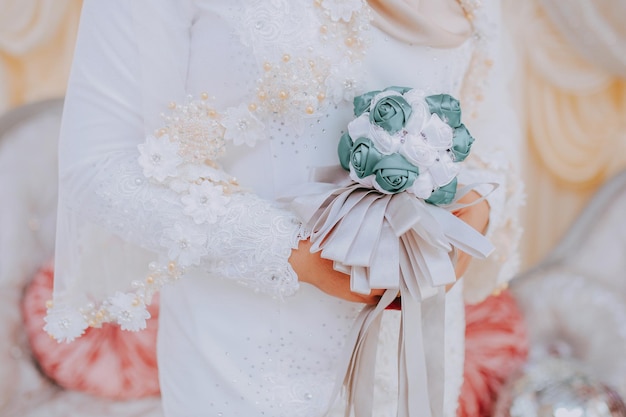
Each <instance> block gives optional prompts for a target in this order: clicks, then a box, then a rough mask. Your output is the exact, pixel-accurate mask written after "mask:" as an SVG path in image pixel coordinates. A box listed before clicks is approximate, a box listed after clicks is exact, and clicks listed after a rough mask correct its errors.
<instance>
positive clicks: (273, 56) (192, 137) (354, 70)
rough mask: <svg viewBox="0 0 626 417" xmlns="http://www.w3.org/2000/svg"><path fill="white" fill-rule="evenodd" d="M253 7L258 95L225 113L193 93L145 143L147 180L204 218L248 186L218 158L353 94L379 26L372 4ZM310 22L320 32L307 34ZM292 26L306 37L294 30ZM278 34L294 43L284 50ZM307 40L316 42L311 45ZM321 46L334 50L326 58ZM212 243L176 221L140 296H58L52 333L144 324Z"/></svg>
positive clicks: (250, 39)
mask: <svg viewBox="0 0 626 417" xmlns="http://www.w3.org/2000/svg"><path fill="white" fill-rule="evenodd" d="M247 7H248V8H247V10H246V12H245V13H244V19H245V18H248V19H256V20H255V21H252V20H251V21H250V22H249V24H247V25H244V26H246V27H247V28H248V29H249V32H248V33H241V34H240V36H241V41H242V43H244V44H249V45H250V46H251V47H252V49H253V50H254V54H255V55H256V56H257V57H258V58H260V59H261V63H260V64H261V66H262V75H261V77H260V78H259V80H258V81H257V85H256V89H255V92H254V96H253V97H250V98H249V100H248V101H247V102H245V103H241V104H240V105H238V106H234V107H230V108H227V109H225V110H219V109H216V108H215V106H214V105H213V100H212V98H211V97H210V96H209V94H208V93H202V94H201V95H200V96H199V97H198V98H195V97H193V96H188V97H187V98H186V100H185V102H184V103H182V104H181V103H175V102H172V103H170V104H169V106H168V107H169V111H170V113H169V114H168V115H163V118H164V126H163V127H162V128H160V129H157V130H156V131H155V132H154V134H153V135H149V136H148V137H147V138H146V141H145V142H144V143H142V144H140V145H139V146H138V149H139V153H140V155H139V158H138V162H139V165H140V166H141V168H142V169H143V173H144V175H145V177H146V178H148V179H149V180H150V181H151V182H152V183H154V184H156V185H159V186H163V187H167V188H169V189H171V190H173V191H174V192H176V193H177V194H178V195H180V200H181V202H182V204H183V206H184V209H183V213H184V214H185V215H187V216H190V217H191V218H192V219H193V222H194V223H196V224H203V223H215V222H217V221H218V220H219V218H220V216H221V215H222V214H223V213H224V212H226V210H227V207H228V205H229V203H230V195H232V194H233V193H238V192H240V191H242V190H241V189H240V187H239V185H238V184H237V181H236V179H235V178H233V177H231V176H229V175H228V174H226V173H225V172H224V171H223V170H221V169H220V166H219V164H218V161H219V159H220V157H222V156H223V155H224V152H225V147H226V143H227V142H232V143H233V144H234V145H243V144H245V145H248V146H254V145H255V144H256V143H257V142H258V141H259V140H263V139H264V138H265V137H267V136H268V135H267V133H266V126H265V125H264V123H263V122H262V120H272V119H276V118H278V119H282V120H289V122H290V123H292V124H294V125H295V126H298V124H300V125H302V123H303V122H304V121H305V120H306V119H307V118H309V117H318V116H319V114H321V112H322V111H323V110H324V109H325V108H326V107H327V106H328V105H329V104H330V103H335V104H336V103H339V102H341V101H342V100H352V98H353V97H354V96H355V94H356V93H357V91H358V85H359V84H360V81H359V74H360V71H359V69H360V59H361V58H362V57H363V54H364V53H365V45H366V41H365V38H364V35H365V31H366V30H367V29H368V28H369V24H370V23H369V22H370V14H369V8H368V7H366V5H365V2H364V1H363V0H349V1H339V0H313V1H312V2H311V3H309V4H308V5H307V6H306V7H301V6H300V5H295V4H291V3H290V2H289V1H284V0H277V1H274V2H266V1H254V2H251V4H249V5H248V6H247ZM299 7H300V8H301V10H299V9H298V8H299ZM264 16H265V18H264ZM310 16H317V18H316V19H311V18H310ZM281 19H282V20H281ZM283 20H284V21H285V25H282V26H281V25H280V24H279V23H280V22H282V21H283ZM307 25H308V26H307ZM307 27H308V28H309V29H310V31H308V32H307V31H306V30H304V31H303V30H302V29H303V28H304V29H306V28H307ZM285 28H286V29H285ZM285 30H291V32H293V33H292V35H293V34H296V33H299V37H295V38H294V36H289V34H287V36H285V34H284V33H282V32H284V31H285ZM303 33H304V34H307V35H308V34H313V36H304V37H303V35H302V34H303ZM277 38H280V39H282V40H285V39H287V40H288V44H278V47H277V43H276V39H277ZM312 39H313V40H312ZM303 41H306V42H308V46H306V47H305V48H302V42H303ZM312 42H315V43H312ZM314 45H322V46H324V50H325V51H326V52H328V51H330V52H328V54H327V55H324V56H320V55H318V54H316V48H315V46H314ZM291 50H294V51H298V54H297V55H292V54H291V53H289V52H290V51H291ZM206 243H207V237H206V236H204V235H203V234H202V233H201V232H198V231H196V230H192V229H189V228H185V229H184V230H183V228H182V226H180V225H179V224H174V225H173V226H172V227H171V228H169V229H168V230H165V231H164V235H163V237H162V239H161V245H162V246H164V247H165V248H167V250H168V257H169V259H170V261H169V262H168V263H167V265H159V264H158V263H157V262H152V263H150V265H149V266H148V267H149V274H148V275H147V277H146V278H144V279H143V280H136V281H133V282H132V288H133V290H132V292H128V293H120V292H118V293H116V294H115V295H113V296H111V297H109V298H107V299H106V300H105V301H104V302H102V303H100V304H98V305H97V304H96V303H93V302H92V303H88V304H87V305H85V306H83V307H82V308H80V309H78V310H76V309H73V308H71V307H69V306H67V305H58V306H56V305H53V304H52V302H51V301H50V302H48V303H47V307H48V315H47V317H46V319H45V321H46V325H45V326H44V330H46V331H47V332H48V333H49V334H50V336H51V337H52V338H54V339H56V340H58V341H59V342H61V341H66V342H70V341H72V340H74V339H75V338H76V337H79V336H80V335H82V334H83V333H84V331H85V330H86V329H87V327H100V326H101V325H102V324H103V323H108V322H112V323H117V324H119V325H120V326H121V327H122V329H123V330H133V331H136V330H141V329H144V328H145V327H146V320H147V319H148V318H149V317H150V314H149V313H148V311H147V309H146V305H148V304H150V302H151V299H152V296H153V295H154V294H155V293H156V292H158V291H159V290H160V289H161V288H162V287H163V286H164V285H166V284H168V283H171V282H173V281H176V280H178V279H179V278H180V277H181V276H183V274H184V273H185V269H186V268H188V267H190V266H194V265H198V264H199V263H200V260H201V259H202V257H203V256H204V255H206V254H207V253H208V249H207V247H206Z"/></svg>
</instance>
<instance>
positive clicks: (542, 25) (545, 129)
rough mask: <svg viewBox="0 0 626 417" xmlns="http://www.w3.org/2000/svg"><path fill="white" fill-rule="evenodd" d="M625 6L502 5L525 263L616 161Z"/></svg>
mask: <svg viewBox="0 0 626 417" xmlns="http://www.w3.org/2000/svg"><path fill="white" fill-rule="evenodd" d="M625 10H626V1H625V0H608V1H604V0H594V1H592V0H568V1H567V2H563V1H561V0H528V1H526V2H519V1H512V0H509V1H506V2H505V17H506V19H507V21H508V24H509V26H510V27H511V29H512V32H513V34H514V37H515V39H516V41H517V45H518V48H519V51H520V54H521V56H520V57H521V60H520V62H521V66H520V71H519V77H518V82H519V84H520V85H519V86H518V91H520V99H521V100H520V111H521V112H522V113H523V115H524V119H523V120H525V130H526V137H527V143H528V147H527V155H526V162H525V166H524V168H523V169H522V172H523V175H524V180H525V181H526V184H527V195H528V196H527V205H526V207H525V210H524V221H523V224H524V228H525V232H524V233H525V234H524V238H523V241H522V250H523V263H524V265H525V266H530V265H532V264H533V263H535V262H536V261H538V260H540V259H541V258H542V257H543V256H544V255H545V254H546V253H547V252H548V251H549V250H550V249H551V248H552V247H553V246H554V244H555V243H556V242H557V241H558V239H559V238H560V237H561V236H562V234H563V233H564V232H565V231H566V230H567V228H568V227H569V225H570V224H571V223H572V221H573V220H574V219H575V218H576V216H577V215H578V214H579V213H580V211H581V210H582V208H583V207H584V205H585V204H586V203H587V202H588V201H589V199H590V198H591V196H592V195H593V193H594V192H595V190H596V189H597V188H598V187H599V186H600V185H602V184H603V183H604V182H605V181H606V180H607V179H608V178H609V177H611V176H612V175H614V174H615V173H616V172H617V171H619V170H621V169H623V168H626V80H625V79H624V78H622V77H623V76H625V74H626V29H625V27H624V26H623V23H622V22H621V21H620V18H621V17H623V16H624V15H625ZM618 16H620V18H618Z"/></svg>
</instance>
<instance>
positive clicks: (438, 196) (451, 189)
mask: <svg viewBox="0 0 626 417" xmlns="http://www.w3.org/2000/svg"><path fill="white" fill-rule="evenodd" d="M456 188H457V180H456V178H454V179H453V180H452V181H450V182H449V183H448V184H446V185H444V186H443V187H439V188H438V189H436V190H435V191H433V193H432V194H431V195H430V197H429V198H428V199H426V202H427V203H430V204H434V205H436V206H440V205H444V204H450V203H451V202H452V200H454V196H455V195H456Z"/></svg>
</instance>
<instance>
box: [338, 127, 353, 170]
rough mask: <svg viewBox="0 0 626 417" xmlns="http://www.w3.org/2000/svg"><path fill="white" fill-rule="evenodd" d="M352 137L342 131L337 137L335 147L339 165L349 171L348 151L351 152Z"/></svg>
mask: <svg viewBox="0 0 626 417" xmlns="http://www.w3.org/2000/svg"><path fill="white" fill-rule="evenodd" d="M352 146H354V142H352V138H351V137H350V135H349V134H348V132H346V133H344V134H343V135H342V136H341V139H339V146H338V147H337V153H338V154H339V162H340V163H341V167H342V168H343V169H345V170H346V171H350V153H351V152H352Z"/></svg>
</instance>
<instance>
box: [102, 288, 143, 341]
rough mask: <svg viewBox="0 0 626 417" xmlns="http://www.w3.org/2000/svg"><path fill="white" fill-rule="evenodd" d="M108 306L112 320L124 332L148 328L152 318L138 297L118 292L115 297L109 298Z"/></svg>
mask: <svg viewBox="0 0 626 417" xmlns="http://www.w3.org/2000/svg"><path fill="white" fill-rule="evenodd" d="M106 306H107V310H108V312H109V314H110V316H111V318H112V319H113V320H114V321H115V322H117V324H119V325H120V327H121V328H122V330H130V331H133V332H136V331H139V330H143V329H145V328H146V320H148V319H149V318H150V313H149V312H148V310H147V309H146V305H145V304H144V302H143V301H141V300H140V299H139V298H138V297H137V295H135V294H132V293H127V294H124V293H121V292H116V293H115V295H114V296H112V297H109V299H108V300H107V303H106Z"/></svg>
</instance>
